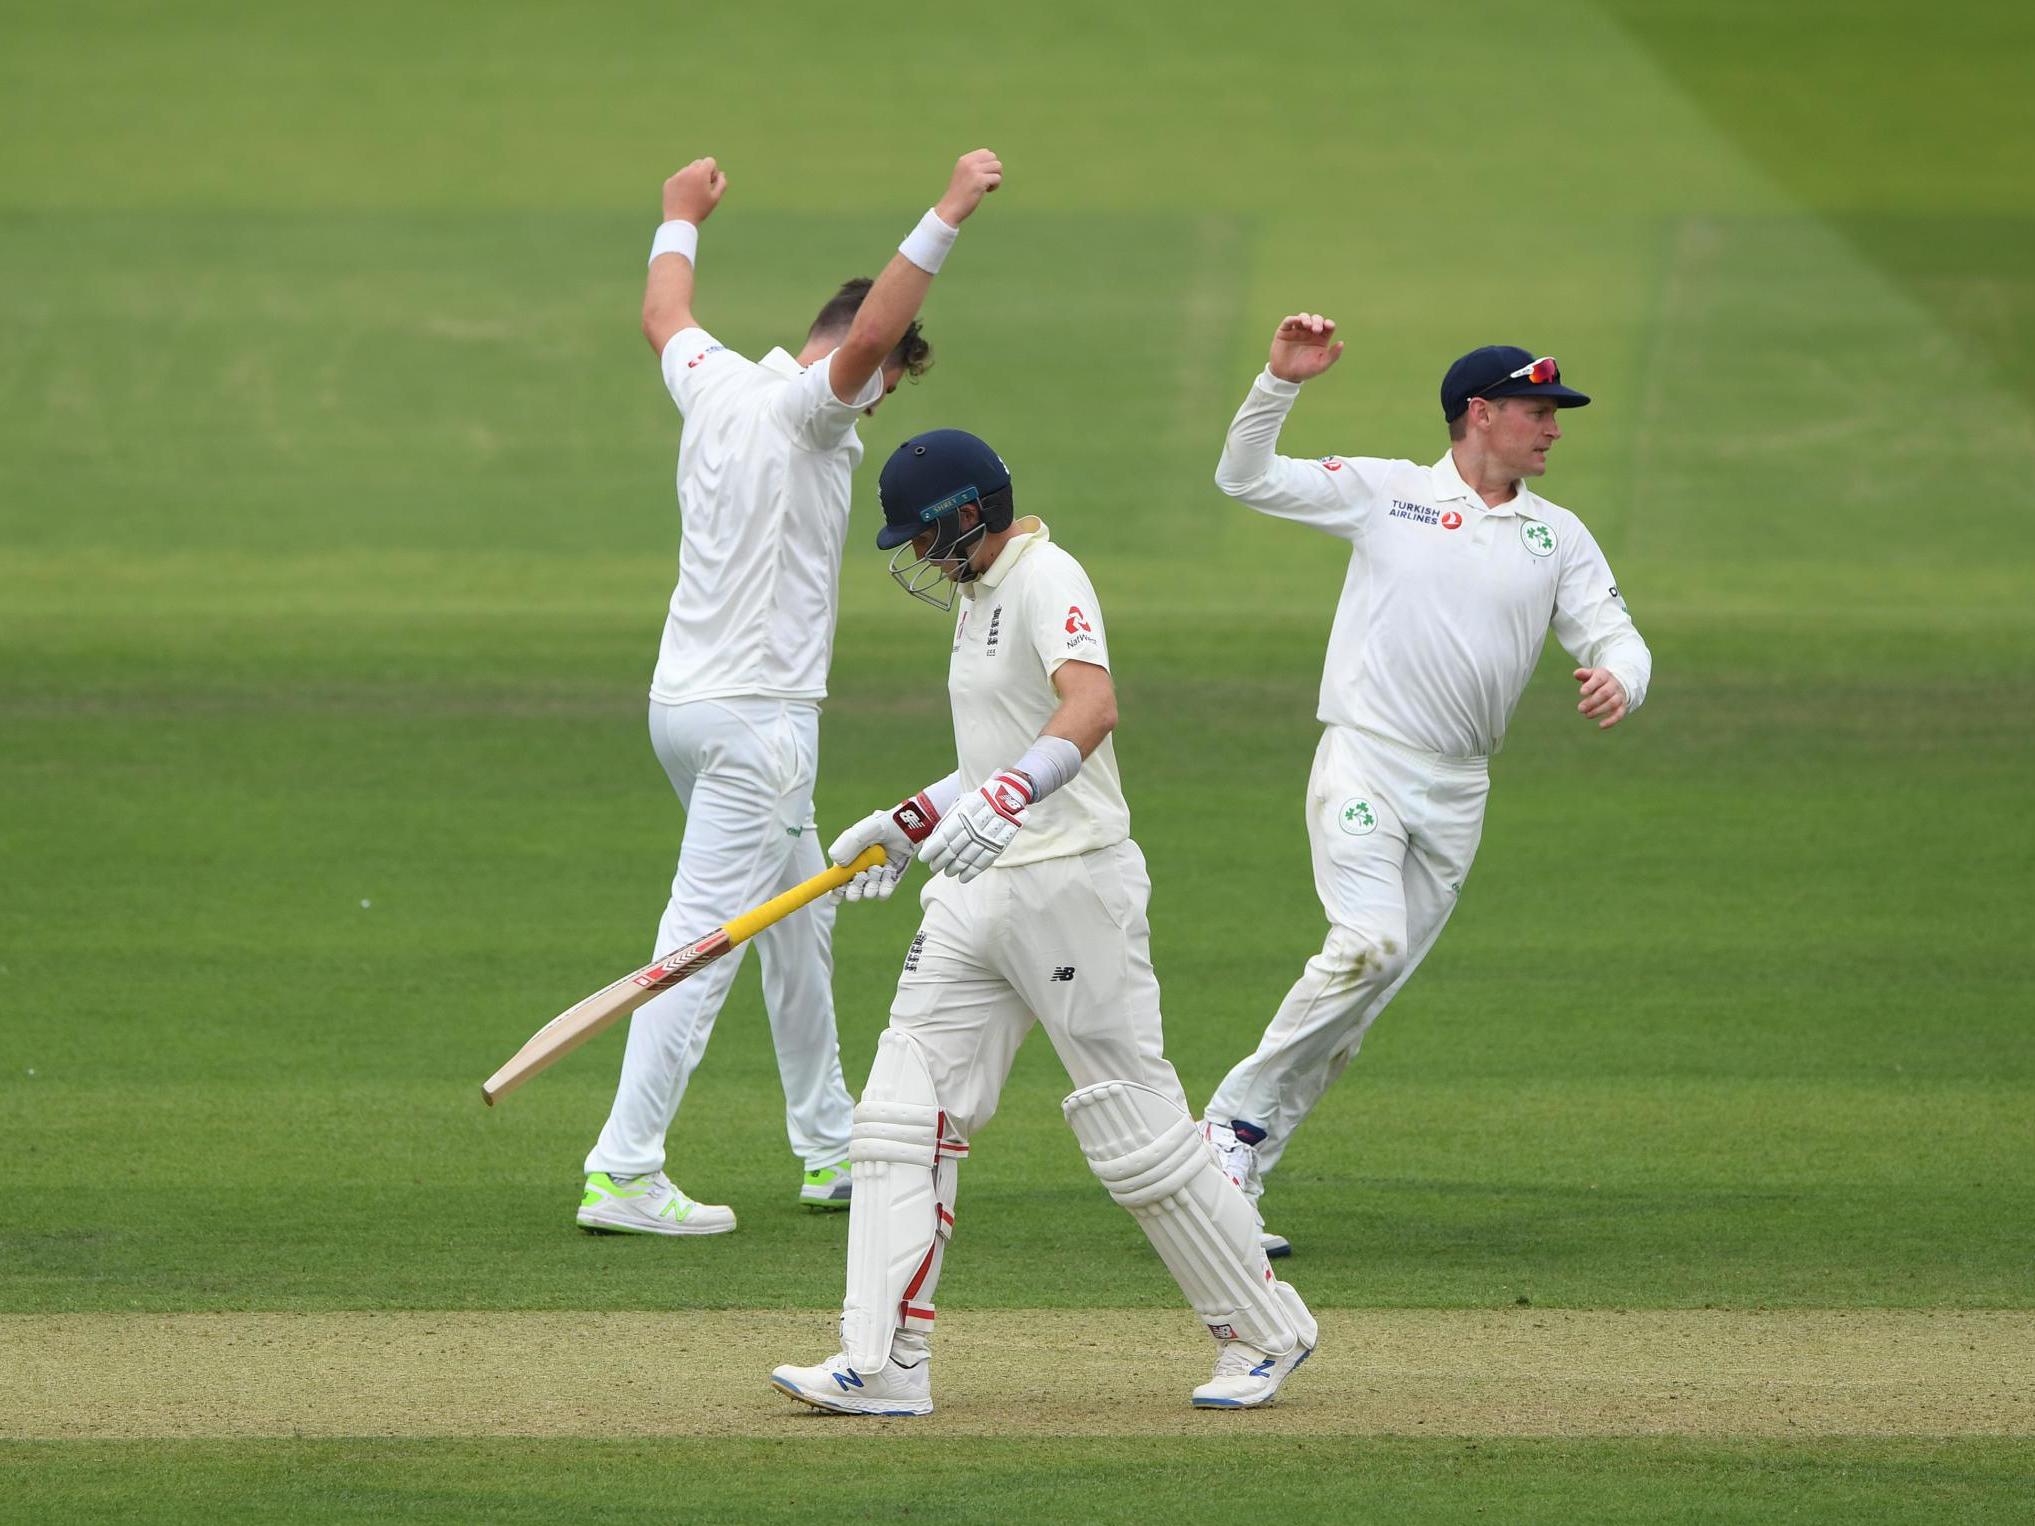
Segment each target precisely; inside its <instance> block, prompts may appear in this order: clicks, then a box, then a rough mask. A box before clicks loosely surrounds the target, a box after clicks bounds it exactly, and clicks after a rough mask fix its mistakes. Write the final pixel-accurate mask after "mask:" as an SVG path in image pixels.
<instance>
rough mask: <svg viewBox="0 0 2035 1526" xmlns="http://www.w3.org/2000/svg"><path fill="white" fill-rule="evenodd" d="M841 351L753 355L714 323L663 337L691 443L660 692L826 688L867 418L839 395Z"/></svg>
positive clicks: (865, 393)
mask: <svg viewBox="0 0 2035 1526" xmlns="http://www.w3.org/2000/svg"><path fill="white" fill-rule="evenodd" d="M832 363H833V356H832V355H829V356H827V357H826V359H824V360H821V361H818V362H817V363H815V364H814V365H811V366H807V367H801V366H800V365H799V363H798V362H797V361H795V360H793V359H792V358H791V356H789V355H787V354H786V353H785V352H784V351H783V350H772V351H771V352H770V353H769V354H768V355H765V356H764V357H763V359H762V360H761V361H752V360H748V359H745V358H744V357H743V356H741V355H738V354H736V353H735V352H734V351H733V350H730V349H728V348H726V347H725V346H723V345H721V344H719V343H718V342H716V340H715V339H714V336H713V335H711V334H709V333H708V332H706V330H704V329H698V328H690V329H681V330H679V332H677V333H676V334H674V335H672V336H671V338H670V340H669V341H667V342H666V344H665V346H664V354H663V356H662V364H663V369H664V385H665V386H666V388H667V389H669V391H670V393H671V400H672V401H673V402H674V403H676V404H678V409H679V412H680V413H682V414H684V415H685V433H684V435H683V437H682V438H681V439H680V441H679V448H678V510H679V518H680V522H681V524H680V541H679V554H678V586H677V587H676V588H674V589H673V590H672V594H671V605H670V609H669V611H668V612H667V614H666V616H665V621H664V636H663V640H662V641H661V642H660V644H659V648H658V653H657V672H656V674H655V676H654V677H653V678H652V679H651V681H650V694H651V697H652V698H653V699H656V700H659V701H661V702H662V703H664V704H667V705H676V704H683V703H686V702H688V701H692V700H701V699H725V698H728V697H731V696H736V695H741V696H746V697H753V698H761V699H779V700H812V701H818V700H821V699H824V698H825V697H826V693H827V664H828V661H829V659H830V658H831V657H832V655H833V650H834V625H835V621H836V618H837V617H838V615H839V612H840V594H839V588H840V581H841V547H842V543H843V542H844V541H845V540H846V538H847V535H848V498H849V486H850V479H851V478H852V477H853V476H854V474H855V467H856V465H857V464H858V463H859V462H860V461H861V460H862V441H861V440H860V439H859V438H858V437H857V436H856V433H855V421H856V419H857V418H859V417H860V416H861V413H862V410H863V409H864V408H866V407H868V406H869V405H870V404H871V403H873V402H875V401H877V400H878V399H879V398H881V397H882V396H883V373H882V372H881V371H880V370H879V371H878V372H877V373H876V374H875V375H873V376H871V377H870V379H869V383H868V385H867V386H865V387H864V388H863V390H862V395H861V396H860V397H858V398H857V399H856V400H855V401H854V402H852V403H844V402H842V401H841V400H840V399H839V398H837V397H835V396H834V388H833V382H832V379H831V377H830V375H829V367H830V366H831V365H832Z"/></svg>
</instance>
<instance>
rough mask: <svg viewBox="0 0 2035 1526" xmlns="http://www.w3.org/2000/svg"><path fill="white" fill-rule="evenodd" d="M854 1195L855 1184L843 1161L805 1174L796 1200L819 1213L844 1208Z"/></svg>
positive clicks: (845, 1162)
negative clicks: (817, 1210)
mask: <svg viewBox="0 0 2035 1526" xmlns="http://www.w3.org/2000/svg"><path fill="white" fill-rule="evenodd" d="M854 1195H855V1183H854V1180H853V1178H851V1177H850V1175H849V1174H848V1162H847V1161H845V1160H844V1161H841V1162H840V1163H838V1164H836V1165H832V1166H822V1167H821V1168H820V1169H819V1170H817V1171H808V1172H806V1179H805V1181H804V1182H803V1183H802V1184H801V1185H800V1187H799V1189H798V1200H799V1201H800V1202H801V1203H804V1204H805V1205H806V1206H807V1207H808V1208H817V1209H819V1210H820V1211H821V1212H828V1211H831V1210H833V1209H836V1208H846V1207H847V1206H848V1203H849V1200H850V1199H851V1198H853V1197H854Z"/></svg>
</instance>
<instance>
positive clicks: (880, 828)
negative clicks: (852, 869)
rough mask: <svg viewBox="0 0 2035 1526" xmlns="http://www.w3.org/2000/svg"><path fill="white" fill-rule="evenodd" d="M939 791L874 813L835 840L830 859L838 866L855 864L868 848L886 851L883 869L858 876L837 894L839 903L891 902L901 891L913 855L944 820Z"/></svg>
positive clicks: (930, 789) (928, 791) (923, 793)
mask: <svg viewBox="0 0 2035 1526" xmlns="http://www.w3.org/2000/svg"><path fill="white" fill-rule="evenodd" d="M943 782H944V781H943ZM938 791H939V786H938V785H931V786H928V787H927V788H926V789H924V790H921V791H920V792H919V793H918V794H916V795H914V796H912V797H911V799H909V800H904V801H900V802H899V803H898V804H897V805H895V806H893V807H891V809H889V810H887V811H871V812H870V813H869V814H868V815H867V816H865V817H863V818H862V819H861V820H860V821H858V822H856V823H855V825H854V826H852V827H850V828H848V830H847V831H845V832H843V833H842V834H841V835H840V836H839V837H837V838H835V839H834V843H833V846H832V847H830V848H828V849H827V857H829V858H831V859H832V860H833V861H834V862H835V863H837V864H852V863H853V862H854V861H855V859H856V856H857V855H858V854H860V853H861V852H862V850H863V849H864V848H867V847H871V846H881V847H882V849H883V852H884V862H883V863H882V864H881V865H880V866H879V867H877V868H875V869H864V870H863V871H862V872H861V873H860V874H857V875H856V876H855V878H853V879H852V880H850V881H848V883H847V884H845V885H843V886H842V887H841V888H840V889H838V890H836V891H835V892H834V899H835V900H837V901H887V900H889V899H890V898H891V896H892V895H893V894H894V893H895V892H896V890H897V882H898V881H899V880H901V879H903V878H904V871H905V868H906V866H908V865H909V864H910V863H911V861H912V854H913V853H915V852H916V851H917V850H918V846H919V844H920V843H922V842H924V841H925V840H926V838H927V837H928V836H929V835H930V834H931V833H932V830H933V827H934V825H935V824H936V823H937V822H938V821H939V819H940V811H939V807H938V806H936V805H935V804H934V803H933V796H934V794H936V793H937V792H938Z"/></svg>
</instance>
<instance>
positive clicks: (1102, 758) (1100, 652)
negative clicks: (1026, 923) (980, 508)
mask: <svg viewBox="0 0 2035 1526" xmlns="http://www.w3.org/2000/svg"><path fill="white" fill-rule="evenodd" d="M1020 523H1021V524H1028V525H1030V526H1031V528H1030V529H1028V530H1026V531H1025V532H1024V533H1022V534H1019V535H1014V536H1012V537H1011V538H1010V539H1009V540H1008V541H1005V542H1004V546H1003V549H1002V550H1001V551H999V552H998V553H997V556H996V560H995V561H994V562H992V563H990V565H989V570H988V571H987V572H985V573H983V574H982V576H981V577H980V578H978V579H976V580H975V581H974V582H972V583H963V584H962V585H961V597H960V598H958V599H956V600H955V601H954V602H955V605H956V606H957V613H956V614H955V616H954V655H953V658H952V660H951V661H950V662H949V663H948V665H947V695H948V698H949V699H950V700H951V701H952V703H953V707H954V750H955V752H956V754H957V755H958V757H959V759H960V764H961V787H962V788H963V789H964V790H970V789H977V788H980V787H981V785H982V784H983V783H984V782H985V781H987V780H988V778H989V777H990V775H992V774H994V773H996V772H997V770H999V769H1003V768H1008V767H1010V766H1011V765H1012V764H1013V763H1015V762H1017V760H1018V759H1019V758H1021V757H1023V756H1024V753H1025V749H1026V748H1028V747H1030V746H1031V745H1032V743H1033V742H1034V741H1036V740H1037V739H1038V735H1039V733H1040V732H1041V731H1042V730H1044V729H1045V725H1046V722H1047V721H1049V720H1051V719H1052V716H1053V712H1054V711H1055V710H1057V709H1059V708H1060V695H1059V691H1058V690H1056V689H1055V688H1054V687H1053V674H1054V673H1055V672H1057V671H1058V670H1059V668H1060V665H1061V664H1062V663H1064V662H1092V663H1094V664H1095V665H1096V666H1097V667H1098V668H1101V669H1103V670H1104V671H1107V670H1108V668H1109V637H1108V636H1107V635H1106V634H1105V633H1104V631H1103V628H1102V610H1101V607H1100V606H1099V605H1098V604H1097V603H1096V599H1095V586H1094V585H1093V584H1092V583H1090V582H1089V581H1088V574H1087V573H1086V572H1084V571H1082V570H1081V564H1080V563H1079V562H1077V561H1075V560H1074V558H1073V557H1071V556H1069V555H1068V554H1067V553H1066V552H1065V551H1063V550H1061V549H1060V548H1059V547H1058V546H1056V545H1053V544H1052V535H1051V532H1049V531H1048V530H1047V529H1046V526H1045V525H1044V524H1043V523H1042V522H1041V521H1039V520H1037V519H1030V520H1024V521H1020ZM1130 832H1131V813H1130V807H1129V806H1127V805H1126V804H1125V803H1124V798H1123V784H1122V782H1121V780H1119V778H1118V777H1117V771H1116V747H1115V744H1114V741H1113V739H1112V738H1110V737H1104V738H1103V739H1102V742H1101V744H1100V745H1099V746H1098V747H1097V748H1096V749H1095V751H1094V752H1092V753H1090V754H1089V755H1088V757H1087V760H1086V761H1085V762H1083V763H1082V765H1081V767H1080V769H1079V771H1077V772H1076V773H1075V775H1074V777H1073V778H1072V779H1070V780H1069V781H1068V782H1067V783H1066V784H1063V785H1062V786H1061V787H1060V788H1059V789H1057V790H1055V791H1053V793H1052V794H1050V795H1048V796H1047V797H1046V798H1045V799H1044V800H1041V801H1040V802H1039V803H1038V804H1037V805H1035V806H1033V807H1031V809H1030V811H1029V812H1028V813H1027V814H1026V817H1025V828H1024V830H1023V831H1022V832H1020V833H1018V835H1017V837H1016V838H1015V839H1013V841H1012V842H1011V845H1010V847H1009V848H1007V849H1005V850H1004V853H1003V855H1002V856H1001V857H1000V858H998V859H997V861H996V862H997V863H998V864H999V865H1004V866H1008V867H1015V866H1016V865H1018V864H1030V863H1036V862H1037V861H1038V860H1040V859H1044V858H1061V857H1064V856H1066V855H1068V854H1073V853H1087V852H1089V851H1091V850H1092V849H1095V848H1107V847H1109V846H1110V845H1111V844H1113V843H1120V842H1122V841H1123V840H1124V839H1125V838H1126V837H1128V836H1130Z"/></svg>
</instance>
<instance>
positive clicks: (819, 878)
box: [721, 843, 890, 947]
mask: <svg viewBox="0 0 2035 1526" xmlns="http://www.w3.org/2000/svg"><path fill="white" fill-rule="evenodd" d="M889 856H890V855H889V854H887V853H885V852H884V851H883V848H882V846H881V845H880V844H876V843H871V844H870V845H869V846H868V847H866V848H864V849H863V850H862V851H861V852H860V853H858V854H856V855H855V859H854V861H853V862H852V863H846V864H835V865H833V866H831V867H830V868H827V869H823V870H822V871H821V872H820V873H818V874H816V875H814V876H813V877H812V878H811V879H809V880H806V881H804V882H802V883H800V884H797V885H794V886H792V887H791V889H789V890H787V891H785V893H784V894H783V895H780V896H773V897H772V898H771V899H770V900H767V901H765V902H764V903H763V904H762V905H761V906H759V907H757V908H756V909H755V910H754V911H745V912H743V913H742V914H741V915H740V916H739V917H730V918H729V919H728V921H727V923H726V924H725V925H724V926H723V927H722V929H721V931H722V932H724V933H726V934H727V935H728V943H729V945H730V946H731V947H732V946H733V945H735V944H737V943H746V942H748V941H749V940H750V939H751V938H753V937H755V936H756V935H757V934H758V933H760V932H762V931H763V929H764V928H766V927H768V926H770V925H771V924H772V923H773V922H781V921H783V920H784V919H785V918H786V917H788V916H790V915H791V914H792V913H793V912H795V911H797V910H798V909H799V908H800V907H801V906H806V905H809V904H811V903H812V902H814V901H817V900H818V899H819V898H820V897H821V896H823V895H825V894H826V893H827V892H828V891H830V890H833V889H836V888H838V887H839V886H842V885H845V884H847V883H848V881H850V880H852V879H853V878H855V876H856V875H858V874H860V873H861V872H862V871H863V870H864V869H874V868H876V867H877V866H878V865H880V864H882V863H884V862H885V861H886V860H887V859H888V858H889Z"/></svg>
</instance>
